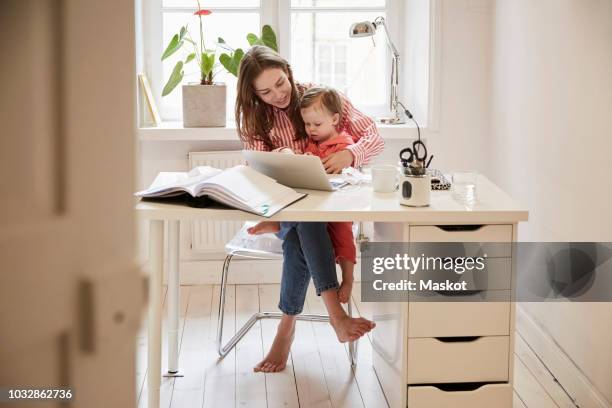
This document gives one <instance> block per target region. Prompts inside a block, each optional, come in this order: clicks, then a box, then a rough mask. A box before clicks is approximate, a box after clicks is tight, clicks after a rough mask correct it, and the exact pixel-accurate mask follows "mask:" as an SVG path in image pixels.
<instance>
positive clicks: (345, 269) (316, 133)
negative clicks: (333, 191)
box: [248, 87, 356, 303]
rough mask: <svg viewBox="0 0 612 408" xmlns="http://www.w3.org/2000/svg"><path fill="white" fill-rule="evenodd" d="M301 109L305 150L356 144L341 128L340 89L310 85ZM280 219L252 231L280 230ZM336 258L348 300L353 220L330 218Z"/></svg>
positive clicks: (323, 153) (318, 152) (321, 151)
mask: <svg viewBox="0 0 612 408" xmlns="http://www.w3.org/2000/svg"><path fill="white" fill-rule="evenodd" d="M300 112H301V114H302V119H303V120H304V125H305V127H306V133H307V134H308V137H309V141H308V145H307V146H306V150H305V151H304V154H312V155H315V156H318V157H320V158H322V159H323V158H325V157H327V156H328V155H330V154H332V153H336V152H339V151H341V150H345V149H346V147H347V146H349V145H351V144H353V138H352V137H351V136H350V135H348V134H347V133H345V132H338V130H337V129H336V127H337V126H338V124H339V123H340V115H341V112H342V100H341V99H340V95H338V92H336V91H335V90H333V89H331V88H326V87H313V88H310V89H307V90H306V91H305V92H304V95H303V96H302V99H301V101H300ZM280 151H281V152H283V153H292V151H291V150H290V149H288V148H285V149H280ZM279 229H280V225H279V223H278V222H274V221H264V222H261V223H259V224H257V225H255V226H254V227H251V228H249V230H248V232H249V233H250V234H261V233H264V232H277V231H278V230H279ZM327 230H328V232H329V237H330V238H331V241H332V244H333V247H334V253H335V255H336V262H337V263H338V264H339V265H340V268H341V269H342V284H341V285H340V289H338V299H339V300H340V302H342V303H347V302H348V301H349V298H350V296H351V290H352V288H353V270H354V267H355V263H356V249H355V243H354V241H353V228H352V223H351V222H330V223H328V224H327Z"/></svg>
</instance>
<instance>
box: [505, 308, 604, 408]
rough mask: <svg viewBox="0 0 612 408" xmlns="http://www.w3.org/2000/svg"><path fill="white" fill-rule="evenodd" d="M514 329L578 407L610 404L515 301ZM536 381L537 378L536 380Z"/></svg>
mask: <svg viewBox="0 0 612 408" xmlns="http://www.w3.org/2000/svg"><path fill="white" fill-rule="evenodd" d="M516 330H517V332H519V333H520V334H521V336H522V337H523V338H524V339H525V342H526V343H527V344H528V345H529V347H530V348H531V349H532V350H533V351H534V352H535V354H536V355H537V357H538V358H539V359H540V360H541V361H542V363H543V364H544V365H545V366H546V368H547V369H548V370H549V371H550V372H551V373H552V375H553V376H554V377H555V378H556V379H557V381H559V384H560V385H561V386H562V387H563V388H564V389H565V390H566V392H567V393H568V394H569V395H570V397H571V398H572V400H573V401H574V403H575V404H576V405H577V406H579V407H580V408H610V407H611V405H610V403H609V402H608V401H607V399H606V398H605V397H604V396H603V395H602V394H601V393H600V392H599V390H598V389H597V388H596V387H595V386H594V385H593V383H591V382H590V381H589V379H588V378H587V377H586V376H585V375H584V373H583V372H582V371H581V370H580V368H579V367H577V366H576V365H575V364H574V362H573V361H572V360H571V359H570V358H569V357H568V356H567V354H566V353H565V352H564V351H563V349H561V347H559V345H558V344H557V343H556V342H555V341H554V339H553V338H552V337H551V336H550V335H549V334H548V333H547V332H546V331H545V330H544V329H543V328H542V327H541V326H540V325H539V324H538V323H537V322H536V321H535V320H534V319H533V318H532V317H531V316H530V315H529V313H528V312H527V311H525V309H524V308H523V307H522V306H521V305H520V304H518V303H517V308H516ZM538 380H540V379H538Z"/></svg>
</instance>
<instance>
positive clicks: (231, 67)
mask: <svg viewBox="0 0 612 408" xmlns="http://www.w3.org/2000/svg"><path fill="white" fill-rule="evenodd" d="M243 56H244V51H242V49H241V48H238V49H236V51H234V53H233V54H231V55H228V54H226V53H223V54H221V56H219V62H221V65H223V68H225V69H226V70H227V72H229V73H230V74H232V75H234V76H235V77H238V68H239V67H240V61H242V57H243Z"/></svg>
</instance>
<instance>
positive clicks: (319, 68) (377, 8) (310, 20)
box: [290, 0, 389, 114]
mask: <svg viewBox="0 0 612 408" xmlns="http://www.w3.org/2000/svg"><path fill="white" fill-rule="evenodd" d="M386 7H387V6H386V4H385V1H384V0H373V1H355V0H353V1H341V0H291V8H290V12H291V34H290V35H291V38H290V42H291V66H292V67H293V70H294V74H295V77H296V78H298V79H299V80H301V81H305V82H315V83H319V84H324V85H329V86H331V87H334V88H336V89H338V90H339V91H341V92H343V93H344V94H346V95H347V96H348V97H349V98H350V99H351V102H353V104H355V105H356V106H358V107H360V108H361V109H363V110H364V111H365V112H367V113H369V114H380V113H383V112H385V108H386V101H387V95H388V93H387V92H388V85H387V82H388V81H387V80H386V78H388V75H389V74H388V71H387V70H388V59H389V58H388V57H387V47H386V42H385V38H384V37H382V36H380V35H379V34H382V33H377V35H376V36H375V37H373V38H349V35H348V34H349V29H350V27H351V24H353V23H355V22H358V21H365V20H368V21H373V20H374V19H375V18H376V17H378V16H384V17H386V15H387V9H386ZM374 44H376V46H375V45H374Z"/></svg>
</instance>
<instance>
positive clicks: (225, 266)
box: [217, 254, 233, 357]
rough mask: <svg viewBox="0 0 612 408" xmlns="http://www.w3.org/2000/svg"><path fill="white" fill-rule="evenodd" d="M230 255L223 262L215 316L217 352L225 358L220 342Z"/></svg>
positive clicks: (221, 339)
mask: <svg viewBox="0 0 612 408" xmlns="http://www.w3.org/2000/svg"><path fill="white" fill-rule="evenodd" d="M232 257H233V255H232V254H229V255H228V256H226V257H225V261H224V262H223V271H222V272H221V294H220V296H219V312H218V315H217V351H218V352H219V355H220V356H222V357H223V356H225V354H227V352H226V353H223V346H222V344H221V342H222V341H223V319H224V317H225V291H226V287H227V275H228V273H229V266H230V262H231V261H232Z"/></svg>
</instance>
